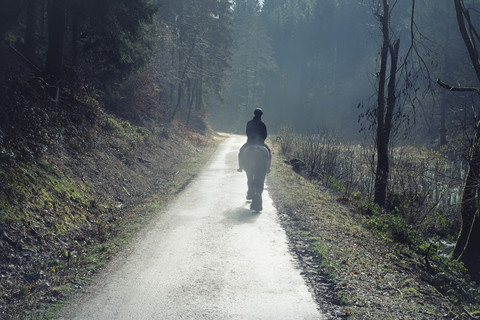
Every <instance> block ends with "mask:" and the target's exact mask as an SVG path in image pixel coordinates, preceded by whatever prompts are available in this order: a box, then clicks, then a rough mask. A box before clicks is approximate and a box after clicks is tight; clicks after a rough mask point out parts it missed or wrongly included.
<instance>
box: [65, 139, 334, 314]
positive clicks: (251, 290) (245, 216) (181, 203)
mask: <svg viewBox="0 0 480 320" xmlns="http://www.w3.org/2000/svg"><path fill="white" fill-rule="evenodd" d="M244 141H245V137H241V136H230V137H229V138H228V139H226V140H225V141H224V142H222V144H221V145H220V146H219V148H218V150H217V152H216V153H215V155H214V156H213V157H212V159H211V160H210V162H209V163H208V164H207V166H206V167H205V168H204V169H203V170H202V171H201V172H200V174H199V176H198V177H197V178H195V180H194V181H192V183H191V184H190V185H189V186H188V187H187V188H186V189H185V190H184V191H182V192H181V193H180V194H179V195H178V197H177V198H176V200H174V201H173V202H172V203H171V204H170V205H169V206H168V207H167V208H165V210H163V211H162V212H160V213H159V214H158V216H157V217H156V218H155V219H154V220H153V221H152V223H151V225H150V226H148V227H147V228H146V229H145V232H143V233H142V235H140V236H139V238H138V239H136V240H135V241H134V243H133V244H132V245H131V247H130V248H128V249H127V250H126V251H125V252H123V253H121V254H119V255H118V256H117V257H116V258H115V259H114V261H112V263H111V264H110V265H109V267H107V268H106V269H105V270H104V271H103V272H102V274H101V275H100V276H99V277H98V279H95V280H94V281H93V282H94V284H92V285H91V286H90V287H88V288H87V289H86V291H85V292H84V293H82V294H80V295H79V297H78V298H76V299H74V300H73V301H72V302H71V303H70V304H69V305H67V306H66V307H65V308H64V309H63V310H62V311H61V313H60V315H59V317H58V318H57V319H88V320H93V319H102V320H105V319H275V320H281V319H289V320H291V319H324V318H325V317H324V316H323V315H322V313H321V311H319V310H318V306H317V305H316V303H315V302H314V299H313V297H312V294H311V292H309V290H308V287H307V286H306V284H305V281H304V279H303V278H302V277H301V275H300V270H299V268H298V266H297V262H296V261H295V259H294V258H293V257H292V255H291V254H290V252H289V250H288V244H287V237H286V235H285V231H284V230H283V229H282V228H281V226H280V224H279V221H278V217H277V212H276V210H275V208H274V207H273V204H272V200H271V199H270V197H269V195H268V186H266V190H265V191H264V204H263V207H264V209H263V211H262V213H260V214H259V213H254V212H252V211H251V210H249V204H248V203H247V202H246V201H245V195H246V176H245V173H239V172H237V171H236V168H237V152H238V149H239V148H240V146H241V145H242V143H243V142H244Z"/></svg>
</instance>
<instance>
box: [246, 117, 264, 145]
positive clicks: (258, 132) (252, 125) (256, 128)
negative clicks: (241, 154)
mask: <svg viewBox="0 0 480 320" xmlns="http://www.w3.org/2000/svg"><path fill="white" fill-rule="evenodd" d="M246 131H247V144H264V143H265V139H266V138H267V126H266V125H265V123H263V121H262V119H261V118H260V117H254V118H253V119H252V120H250V121H248V122H247V130H246Z"/></svg>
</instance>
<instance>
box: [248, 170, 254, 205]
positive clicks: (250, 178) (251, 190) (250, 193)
mask: <svg viewBox="0 0 480 320" xmlns="http://www.w3.org/2000/svg"><path fill="white" fill-rule="evenodd" d="M253 178H254V177H253V174H249V173H248V172H247V186H248V190H247V200H252V199H253V195H254V194H255V183H254V179H253Z"/></svg>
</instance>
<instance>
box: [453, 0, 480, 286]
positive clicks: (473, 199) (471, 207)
mask: <svg viewBox="0 0 480 320" xmlns="http://www.w3.org/2000/svg"><path fill="white" fill-rule="evenodd" d="M454 3H455V11H456V15H457V22H458V27H459V29H460V33H461V35H462V39H463V41H464V43H465V46H466V48H467V51H468V54H469V56H470V61H471V63H472V65H473V68H474V70H475V74H476V76H477V79H478V80H479V81H480V61H479V53H478V51H477V49H476V46H475V40H474V39H473V37H472V36H471V34H472V33H475V34H476V33H477V32H476V30H475V28H474V26H473V24H472V22H471V20H470V15H469V12H468V11H467V10H465V8H464V7H463V5H462V1H461V0H455V1H454ZM465 21H467V24H468V28H467V26H466V25H465ZM469 165H470V167H469V169H468V173H467V177H466V180H465V187H464V189H463V196H462V209H461V214H462V229H461V231H460V235H459V237H458V239H457V244H456V246H455V250H454V252H453V257H454V258H457V259H459V260H460V261H462V262H463V263H464V264H465V266H466V267H467V269H468V270H469V273H470V275H471V276H472V278H473V279H474V280H475V281H477V282H480V272H479V269H480V221H479V210H480V205H479V196H480V195H479V190H480V184H479V183H480V180H479V179H480V122H477V123H476V132H475V139H474V141H473V143H472V146H471V148H470V159H469Z"/></svg>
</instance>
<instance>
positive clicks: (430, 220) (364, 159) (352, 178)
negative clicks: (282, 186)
mask: <svg viewBox="0 0 480 320" xmlns="http://www.w3.org/2000/svg"><path fill="white" fill-rule="evenodd" d="M277 141H278V142H279V143H280V146H281V150H282V153H283V154H285V155H288V156H289V157H291V158H295V160H298V161H301V162H302V163H304V164H305V171H304V174H305V175H306V176H307V177H309V178H310V179H313V180H317V181H321V182H322V183H323V184H325V185H326V186H327V187H329V188H333V189H335V190H337V191H340V192H342V193H343V194H344V195H345V196H347V197H351V196H352V195H353V194H357V195H359V194H360V195H361V197H360V198H363V199H365V202H368V201H369V200H368V199H370V200H371V199H372V196H373V184H374V163H375V153H374V152H373V151H372V148H371V146H370V145H368V144H366V145H360V144H348V143H341V142H340V140H339V139H338V136H337V135H335V134H333V132H332V131H328V130H321V131H318V133H315V134H309V135H306V134H304V135H295V134H294V133H293V132H292V130H291V129H288V128H284V129H283V130H282V131H281V135H280V136H279V137H278V138H277ZM291 158H290V159H291ZM390 158H391V167H390V177H389V184H388V186H389V189H388V196H389V197H388V198H389V200H388V208H387V210H389V211H390V212H392V213H394V214H396V215H397V216H398V217H402V218H404V219H405V221H406V222H407V223H408V224H409V225H411V226H412V227H414V228H420V227H421V228H422V229H424V232H426V233H430V234H433V233H438V232H444V231H445V232H450V233H455V232H456V230H454V229H455V228H457V227H458V225H459V222H460V220H459V217H458V212H459V210H458V206H459V204H460V200H461V199H460V198H461V197H460V196H461V194H460V193H461V186H462V181H463V177H464V175H465V172H464V171H465V165H464V164H463V163H462V161H461V160H455V161H452V160H449V159H448V158H447V157H446V156H445V155H443V154H442V153H440V152H436V151H433V150H428V149H426V148H416V147H412V146H402V147H396V148H392V149H391V153H390ZM357 198H359V197H358V196H357ZM448 230H449V231H448Z"/></svg>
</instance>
